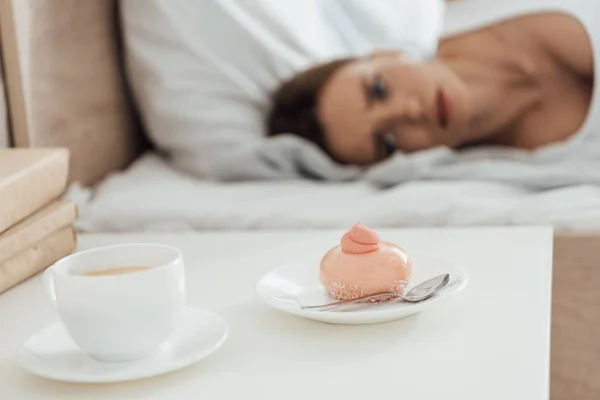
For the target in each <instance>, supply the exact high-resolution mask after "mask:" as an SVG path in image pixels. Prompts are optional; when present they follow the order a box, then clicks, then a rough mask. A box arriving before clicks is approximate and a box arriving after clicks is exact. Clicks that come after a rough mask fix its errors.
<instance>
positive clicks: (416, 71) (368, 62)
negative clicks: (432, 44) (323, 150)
mask: <svg viewBox="0 0 600 400" xmlns="http://www.w3.org/2000/svg"><path fill="white" fill-rule="evenodd" d="M468 103H469V102H468V99H467V95H466V91H465V88H464V85H463V83H462V82H461V81H460V80H459V79H458V77H457V76H456V75H454V74H453V73H452V72H451V71H450V70H449V69H448V68H446V67H445V66H443V65H442V64H439V63H430V64H422V63H413V62H411V61H409V60H407V59H405V58H404V57H403V56H402V55H401V54H400V53H397V52H385V53H377V54H374V55H373V56H372V57H370V58H368V59H361V60H356V61H352V62H350V63H349V64H347V65H345V66H344V67H342V68H341V69H340V70H339V71H337V72H336V73H335V74H334V75H333V76H332V77H331V79H330V80H329V82H328V83H327V84H326V85H325V87H324V88H323V91H322V93H321V94H320V97H319V104H318V111H317V112H318V116H319V119H320V121H321V123H322V125H323V128H324V130H325V135H326V140H327V144H328V146H329V150H330V151H331V153H332V154H333V155H334V156H335V157H336V158H337V159H338V160H339V161H341V162H343V163H349V164H358V165H368V164H372V163H375V162H378V161H381V160H383V159H385V158H386V157H388V156H389V155H391V154H392V153H393V152H394V151H395V150H400V151H403V152H413V151H417V150H423V149H427V148H430V147H434V146H438V145H445V146H449V147H455V146H458V145H460V144H463V143H464V142H465V140H466V138H468V136H469V132H468V125H469V124H468V121H469V118H468V114H469V105H468Z"/></svg>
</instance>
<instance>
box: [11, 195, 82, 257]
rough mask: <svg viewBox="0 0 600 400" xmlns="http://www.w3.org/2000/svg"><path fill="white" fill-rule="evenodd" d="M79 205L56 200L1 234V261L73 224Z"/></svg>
mask: <svg viewBox="0 0 600 400" xmlns="http://www.w3.org/2000/svg"><path fill="white" fill-rule="evenodd" d="M76 218H77V206H76V205H75V203H73V202H71V201H68V200H56V201H54V202H53V203H51V204H49V205H48V206H45V207H44V208H42V209H41V210H39V211H38V212H36V213H35V214H33V215H31V216H29V217H27V218H26V219H24V220H23V221H21V222H19V223H17V224H16V225H14V226H12V227H11V228H9V229H8V230H6V231H5V232H3V233H2V234H0V263H1V262H3V261H5V260H7V259H9V258H11V257H12V256H14V255H15V254H18V253H20V252H22V251H24V250H25V249H27V248H29V247H31V246H33V245H34V244H36V243H38V242H39V241H40V240H42V239H43V238H45V237H46V236H48V235H50V234H52V233H54V232H56V231H58V230H61V229H62V228H66V227H67V226H69V225H71V224H73V222H75V219H76Z"/></svg>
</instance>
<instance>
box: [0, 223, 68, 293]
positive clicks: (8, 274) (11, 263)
mask: <svg viewBox="0 0 600 400" xmlns="http://www.w3.org/2000/svg"><path fill="white" fill-rule="evenodd" d="M76 247H77V240H76V237H75V231H74V230H73V228H72V227H71V226H69V227H67V228H64V229H61V230H59V231H58V232H56V233H53V234H51V235H49V236H47V237H45V238H44V239H42V241H40V242H39V243H37V244H35V245H34V246H32V247H30V248H28V249H27V250H25V251H22V252H21V253H19V254H17V255H15V256H14V257H12V258H10V259H8V260H6V261H4V262H2V263H0V293H3V292H5V291H7V290H8V289H10V288H12V287H13V286H15V285H17V284H19V283H21V282H23V281H25V280H26V279H28V278H30V277H32V276H33V275H35V274H37V273H38V272H41V271H43V270H44V269H46V268H47V267H49V266H51V265H52V264H54V263H55V262H56V261H58V260H60V259H61V258H63V257H65V256H67V255H69V254H70V253H72V252H73V251H75V249H76Z"/></svg>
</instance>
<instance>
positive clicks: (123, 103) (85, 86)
mask: <svg viewBox="0 0 600 400" xmlns="http://www.w3.org/2000/svg"><path fill="white" fill-rule="evenodd" d="M118 21H119V18H118V1H117V0H84V1H82V0H1V1H0V32H1V34H2V55H3V62H4V73H5V81H6V86H7V98H8V101H7V102H8V108H9V112H10V122H11V132H12V142H13V145H14V146H17V147H45V146H51V147H57V146H60V147H67V148H69V150H70V152H71V176H70V178H71V180H72V181H73V180H75V181H79V182H80V183H82V184H84V185H91V184H94V183H95V182H97V181H98V180H99V179H101V178H102V177H103V176H105V175H106V174H107V173H108V172H110V171H113V170H116V169H121V168H123V167H125V166H127V165H128V164H129V163H130V162H131V161H132V160H133V159H134V158H135V157H136V155H137V154H138V152H139V150H140V147H141V145H142V143H143V140H142V139H141V135H140V133H139V132H140V130H139V128H138V124H137V123H136V118H135V116H134V113H133V107H132V105H131V104H132V103H131V101H130V100H129V95H128V90H127V86H126V85H125V84H124V82H125V80H124V74H123V72H122V71H123V70H122V68H121V62H120V40H119V38H120V35H119V28H118V27H119V24H118Z"/></svg>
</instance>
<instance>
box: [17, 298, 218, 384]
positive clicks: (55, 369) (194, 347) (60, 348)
mask: <svg viewBox="0 0 600 400" xmlns="http://www.w3.org/2000/svg"><path fill="white" fill-rule="evenodd" d="M227 335H228V327H227V323H226V322H225V321H224V320H223V319H222V318H221V317H219V316H217V315H215V314H212V313H210V312H208V311H203V310H198V309H193V308H188V309H187V310H186V318H185V321H184V323H183V324H182V327H181V328H180V329H179V330H178V331H177V332H175V333H174V334H173V336H172V338H171V339H170V340H169V341H168V342H166V343H165V344H164V345H163V346H162V348H161V349H160V350H159V351H157V352H156V353H155V354H153V355H151V356H148V357H146V358H144V359H141V360H137V361H129V362H101V361H97V360H94V359H93V358H91V357H90V356H88V355H87V354H86V353H85V352H83V351H82V350H81V349H80V348H79V347H77V345H76V344H75V343H74V342H73V341H72V340H71V338H70V337H69V335H68V334H67V331H66V330H65V328H64V327H63V325H62V324H61V323H57V324H54V325H52V326H49V327H47V328H45V329H43V330H41V331H40V332H38V333H37V334H35V335H33V336H32V337H31V338H29V339H28V340H27V341H26V342H25V343H24V344H23V346H22V348H21V351H20V353H19V363H20V364H21V366H22V367H23V368H25V369H26V370H27V371H29V372H31V373H33V374H35V375H39V376H42V377H44V378H49V379H55V380H59V381H67V382H120V381H127V380H133V379H140V378H147V377H151V376H156V375H160V374H164V373H167V372H171V371H175V370H177V369H180V368H183V367H186V366H188V365H191V364H193V363H195V362H197V361H199V360H201V359H203V358H205V357H208V356H209V355H210V354H212V353H213V352H215V351H216V350H217V349H218V348H219V347H221V345H222V344H223V343H224V342H225V340H226V339H227Z"/></svg>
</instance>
